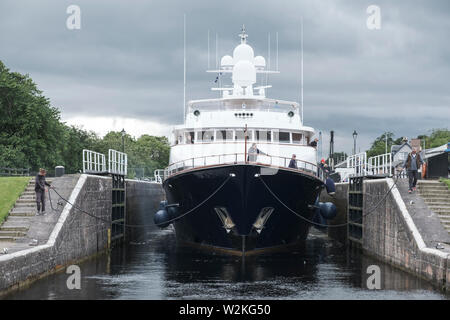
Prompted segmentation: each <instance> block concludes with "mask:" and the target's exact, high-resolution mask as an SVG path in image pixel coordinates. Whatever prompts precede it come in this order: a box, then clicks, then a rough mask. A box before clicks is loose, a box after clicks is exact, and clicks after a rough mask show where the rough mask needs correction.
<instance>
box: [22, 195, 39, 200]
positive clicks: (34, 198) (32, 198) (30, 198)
mask: <svg viewBox="0 0 450 320" xmlns="http://www.w3.org/2000/svg"><path fill="white" fill-rule="evenodd" d="M20 200H28V201H36V197H35V196H21V197H20Z"/></svg>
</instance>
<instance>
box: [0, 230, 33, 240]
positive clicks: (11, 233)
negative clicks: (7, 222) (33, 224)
mask: <svg viewBox="0 0 450 320" xmlns="http://www.w3.org/2000/svg"><path fill="white" fill-rule="evenodd" d="M26 235H27V233H26V232H23V231H1V230H0V237H16V238H18V237H25V236H26Z"/></svg>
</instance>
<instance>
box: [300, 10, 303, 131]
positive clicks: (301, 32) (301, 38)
mask: <svg viewBox="0 0 450 320" xmlns="http://www.w3.org/2000/svg"><path fill="white" fill-rule="evenodd" d="M300 47H301V68H302V71H301V80H300V81H301V100H300V101H301V105H302V125H303V16H302V17H301V20H300Z"/></svg>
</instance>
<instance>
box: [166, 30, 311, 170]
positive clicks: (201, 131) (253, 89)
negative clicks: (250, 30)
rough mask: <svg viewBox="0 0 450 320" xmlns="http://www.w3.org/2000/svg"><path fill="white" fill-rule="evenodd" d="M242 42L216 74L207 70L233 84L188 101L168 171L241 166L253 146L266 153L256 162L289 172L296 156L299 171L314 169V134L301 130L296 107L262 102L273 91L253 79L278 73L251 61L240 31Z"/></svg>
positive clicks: (256, 58)
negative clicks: (226, 76)
mask: <svg viewBox="0 0 450 320" xmlns="http://www.w3.org/2000/svg"><path fill="white" fill-rule="evenodd" d="M240 38H241V43H240V44H239V45H238V46H237V47H236V48H235V49H234V51H233V54H232V56H230V55H225V56H224V57H222V59H221V65H220V68H219V69H218V70H208V72H212V73H217V74H218V75H219V76H220V75H221V74H227V73H230V74H231V80H232V85H231V86H229V87H226V86H223V87H220V88H212V90H215V91H220V92H221V93H222V94H221V98H217V99H204V100H192V101H189V102H188V104H187V106H186V109H185V119H184V124H183V125H179V126H176V127H175V128H174V130H173V137H172V139H171V141H172V146H171V151H170V165H169V168H168V169H169V172H172V171H173V170H175V171H178V169H180V168H183V169H185V168H189V167H197V166H205V165H214V164H222V163H228V162H245V160H246V159H245V155H246V154H247V152H248V149H249V148H250V147H251V145H252V144H253V143H256V145H257V148H258V149H259V150H261V151H262V152H264V153H265V154H266V155H259V156H258V160H257V162H261V163H266V164H270V165H274V166H284V167H287V166H288V164H289V161H290V159H291V157H292V155H293V154H295V155H296V158H297V160H298V161H297V165H298V167H299V168H301V167H305V168H306V167H307V166H308V165H311V166H310V168H309V169H310V170H315V169H314V168H313V166H315V165H316V163H317V159H316V149H315V148H313V147H310V146H309V142H310V140H311V137H312V136H313V135H314V129H313V128H311V127H306V126H304V125H303V119H302V118H301V115H302V110H301V108H300V106H299V104H298V103H297V102H291V101H283V100H277V99H269V98H266V89H267V88H270V87H271V86H269V85H261V86H256V82H257V74H263V75H266V74H270V73H279V72H278V71H270V70H266V61H265V59H264V57H262V56H255V54H254V51H253V48H252V47H251V46H250V45H248V44H247V34H246V33H245V29H244V28H243V29H242V33H241V34H240ZM219 83H220V82H219ZM245 131H246V132H247V140H246V139H245V134H244V132H245Z"/></svg>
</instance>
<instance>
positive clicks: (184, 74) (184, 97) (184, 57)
mask: <svg viewBox="0 0 450 320" xmlns="http://www.w3.org/2000/svg"><path fill="white" fill-rule="evenodd" d="M183 117H184V118H183V119H184V121H186V13H185V14H184V15H183Z"/></svg>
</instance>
